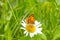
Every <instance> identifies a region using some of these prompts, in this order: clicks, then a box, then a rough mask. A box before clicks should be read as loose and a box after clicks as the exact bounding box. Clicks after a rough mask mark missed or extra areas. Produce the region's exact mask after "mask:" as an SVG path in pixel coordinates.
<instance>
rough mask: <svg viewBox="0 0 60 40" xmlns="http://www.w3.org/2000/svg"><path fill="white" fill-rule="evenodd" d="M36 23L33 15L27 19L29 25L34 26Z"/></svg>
mask: <svg viewBox="0 0 60 40" xmlns="http://www.w3.org/2000/svg"><path fill="white" fill-rule="evenodd" d="M34 22H35V18H34V15H33V14H32V15H30V16H29V17H28V18H27V19H26V23H27V24H34Z"/></svg>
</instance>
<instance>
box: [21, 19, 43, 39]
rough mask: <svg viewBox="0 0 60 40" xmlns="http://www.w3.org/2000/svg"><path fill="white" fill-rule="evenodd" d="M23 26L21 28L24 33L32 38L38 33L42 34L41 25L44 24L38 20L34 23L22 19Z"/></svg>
mask: <svg viewBox="0 0 60 40" xmlns="http://www.w3.org/2000/svg"><path fill="white" fill-rule="evenodd" d="M21 24H22V26H23V27H21V29H23V30H24V34H25V35H26V36H28V34H29V36H30V37H31V38H32V37H34V35H37V34H42V28H41V27H40V26H41V25H42V24H41V23H40V22H38V21H37V20H35V21H34V24H32V23H30V24H29V23H26V21H22V23H21Z"/></svg>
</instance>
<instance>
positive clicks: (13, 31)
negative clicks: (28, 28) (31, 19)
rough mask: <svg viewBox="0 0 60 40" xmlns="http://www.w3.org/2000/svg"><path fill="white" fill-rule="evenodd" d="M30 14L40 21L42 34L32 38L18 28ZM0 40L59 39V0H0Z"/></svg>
mask: <svg viewBox="0 0 60 40" xmlns="http://www.w3.org/2000/svg"><path fill="white" fill-rule="evenodd" d="M30 14H34V16H35V19H36V20H38V21H39V22H41V23H42V34H38V35H35V36H34V37H33V38H30V37H29V36H27V37H26V36H25V35H24V33H23V32H24V30H21V29H20V28H21V27H22V25H21V21H22V20H23V19H25V18H27V17H28V16H29V15H30ZM0 40H60V3H59V0H0Z"/></svg>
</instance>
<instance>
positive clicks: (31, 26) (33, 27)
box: [26, 24, 36, 33]
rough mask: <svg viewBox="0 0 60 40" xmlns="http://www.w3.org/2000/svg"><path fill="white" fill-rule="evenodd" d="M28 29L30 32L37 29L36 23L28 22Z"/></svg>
mask: <svg viewBox="0 0 60 40" xmlns="http://www.w3.org/2000/svg"><path fill="white" fill-rule="evenodd" d="M26 30H27V31H28V32H31V33H33V32H35V31H36V27H35V26H34V25H32V24H28V25H26Z"/></svg>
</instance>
